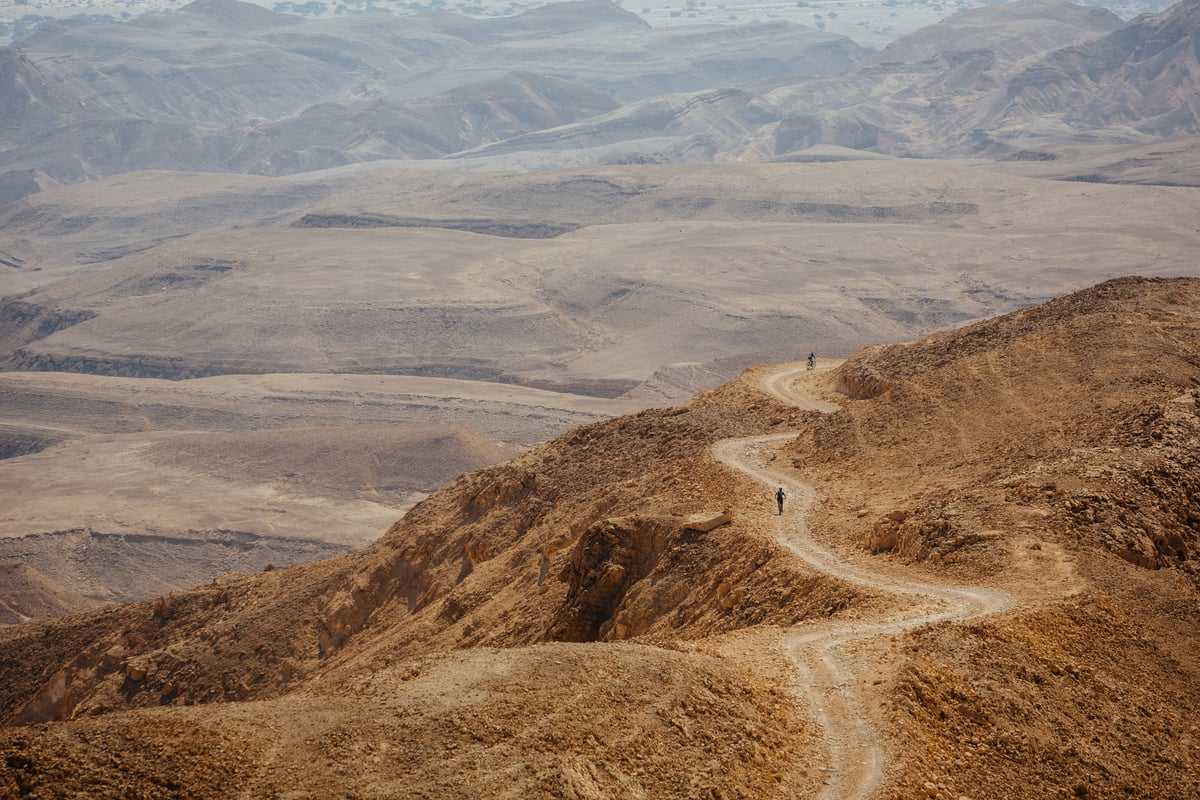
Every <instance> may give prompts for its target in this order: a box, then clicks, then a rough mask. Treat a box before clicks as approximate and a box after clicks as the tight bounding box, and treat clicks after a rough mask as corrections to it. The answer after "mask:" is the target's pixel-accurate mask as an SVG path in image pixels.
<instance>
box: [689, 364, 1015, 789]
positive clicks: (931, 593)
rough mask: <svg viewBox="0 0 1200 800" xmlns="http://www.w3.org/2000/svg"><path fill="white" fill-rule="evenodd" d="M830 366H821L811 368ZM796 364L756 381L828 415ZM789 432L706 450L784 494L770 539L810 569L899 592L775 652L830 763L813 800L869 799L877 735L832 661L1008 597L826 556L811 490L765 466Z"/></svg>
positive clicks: (989, 610) (875, 784) (1000, 604)
mask: <svg viewBox="0 0 1200 800" xmlns="http://www.w3.org/2000/svg"><path fill="white" fill-rule="evenodd" d="M834 366H836V364H821V365H819V366H818V370H819V371H823V370H828V369H832V368H833V367H834ZM805 371H806V370H805V367H804V365H803V364H800V365H788V366H785V367H782V368H780V369H778V370H776V371H774V372H772V373H769V374H768V375H766V376H765V377H764V378H763V379H762V388H763V390H764V391H766V392H768V393H769V394H771V395H773V396H775V397H778V398H780V399H782V400H784V401H785V402H788V403H791V404H793V405H795V406H797V407H799V408H805V409H810V410H815V411H824V412H830V411H835V410H836V407H835V406H832V405H830V404H828V403H825V402H823V401H820V400H817V399H815V398H813V397H810V396H808V395H806V394H803V393H802V391H801V390H799V389H798V388H796V382H797V380H798V379H799V378H800V377H801V376H803V375H804V374H805ZM794 437H795V434H792V433H783V434H771V435H768V436H754V437H749V438H744V439H727V440H725V441H723V442H720V443H718V444H717V445H716V446H715V447H714V450H713V453H714V456H715V457H716V459H717V460H719V461H721V462H723V463H724V464H727V465H728V466H730V467H732V468H734V469H737V470H740V471H741V472H744V473H745V474H747V475H749V476H751V477H753V478H755V479H757V480H759V481H761V482H762V483H764V484H767V485H768V486H771V487H772V488H774V487H778V486H782V487H784V490H785V491H786V492H787V494H788V499H787V508H786V512H785V513H784V514H783V515H781V516H779V517H777V518H776V523H775V538H776V540H777V541H778V542H779V543H780V544H782V545H783V546H784V547H786V548H788V549H789V550H790V551H791V552H792V553H794V554H795V555H796V557H797V558H800V559H801V560H803V561H804V562H805V563H806V564H808V565H809V566H810V567H812V568H813V569H815V570H818V571H820V572H823V573H826V574H828V575H831V576H833V577H836V578H838V579H840V580H843V581H846V582H848V583H852V584H855V585H856V586H859V587H862V588H865V589H869V590H873V591H877V592H885V593H890V594H893V595H896V596H898V598H897V599H898V602H897V603H896V604H895V607H896V612H895V614H894V615H889V616H885V617H882V618H876V619H871V620H845V621H842V620H838V621H835V622H833V623H832V624H828V625H819V626H817V627H815V628H814V627H813V626H811V625H808V624H804V625H799V626H797V627H796V628H794V629H793V630H792V631H791V632H790V633H789V634H788V635H787V636H786V637H785V638H784V647H785V648H786V651H787V654H788V656H789V657H790V658H791V660H792V661H793V663H794V664H795V665H796V673H797V683H798V689H799V691H800V692H802V693H803V695H804V696H805V698H806V701H807V703H808V705H809V708H810V712H811V714H812V717H813V719H814V720H815V721H816V722H817V723H818V724H820V726H821V729H822V731H823V738H824V741H825V746H826V749H827V751H828V757H829V767H828V768H827V772H826V776H827V777H826V780H825V782H824V785H823V787H822V790H821V792H820V793H819V794H818V795H817V797H819V798H828V799H832V798H846V799H848V800H849V799H854V800H859V799H860V798H868V797H870V796H871V795H872V794H873V793H874V792H875V791H876V790H877V789H878V788H879V787H880V784H881V782H882V780H883V776H884V769H885V753H884V747H883V743H882V741H881V737H880V735H879V733H878V732H877V731H876V730H875V729H874V728H873V727H872V725H871V723H870V721H869V719H868V718H867V716H866V714H865V713H864V712H863V706H864V698H863V697H862V695H861V693H860V690H859V689H858V688H857V687H858V685H859V684H860V680H859V678H858V676H856V675H855V674H854V673H853V671H852V670H851V669H850V667H849V666H848V664H847V662H846V660H845V659H843V658H842V657H841V656H839V650H841V649H842V648H843V646H845V645H847V644H850V643H853V642H858V641H861V640H866V639H870V638H872V637H879V636H890V635H894V634H897V633H901V632H903V631H907V630H911V629H913V628H917V627H920V626H923V625H928V624H931V623H935V622H943V621H962V620H967V619H972V618H976V617H984V616H988V615H991V614H997V613H1000V612H1002V611H1005V610H1007V609H1009V608H1011V607H1012V606H1013V599H1012V597H1011V596H1010V595H1008V594H1007V593H1005V592H1002V591H999V590H997V589H991V588H985V587H972V586H954V585H946V584H936V583H929V582H927V581H923V580H917V579H913V578H910V577H907V576H905V575H902V574H899V573H894V572H891V571H889V572H883V571H881V570H880V569H879V568H878V567H877V566H876V565H875V564H873V563H872V560H871V559H869V558H867V557H865V555H864V556H861V557H860V556H856V555H847V554H841V553H837V552H834V551H833V550H831V549H830V548H828V547H826V546H824V545H823V544H821V543H819V542H817V541H815V540H814V539H813V538H812V537H811V536H810V534H809V530H808V524H807V519H808V510H809V509H810V508H811V507H812V505H813V503H815V502H816V500H817V499H818V498H817V494H816V491H815V490H814V489H813V487H812V486H810V485H809V484H807V483H805V482H803V481H801V480H799V479H797V478H796V477H795V476H794V475H791V474H789V473H787V472H785V471H782V470H780V469H779V468H778V467H776V466H774V463H776V462H774V460H773V455H774V453H775V451H776V450H777V448H778V446H779V445H780V444H782V443H783V442H786V441H788V440H790V439H792V438H794Z"/></svg>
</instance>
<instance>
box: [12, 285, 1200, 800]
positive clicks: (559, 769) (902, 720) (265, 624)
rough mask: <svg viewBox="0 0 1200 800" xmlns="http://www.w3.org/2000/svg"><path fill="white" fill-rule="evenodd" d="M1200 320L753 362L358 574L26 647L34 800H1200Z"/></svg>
mask: <svg viewBox="0 0 1200 800" xmlns="http://www.w3.org/2000/svg"><path fill="white" fill-rule="evenodd" d="M1198 301H1200V287H1198V286H1197V284H1196V282H1195V281H1187V280H1172V281H1167V280H1160V281H1144V280H1137V279H1128V280H1122V281H1116V282H1112V283H1107V284H1103V285H1101V286H1099V287H1096V288H1095V289H1090V290H1087V291H1084V292H1081V293H1079V294H1076V295H1071V296H1068V297H1066V298H1063V299H1061V300H1058V301H1054V302H1052V303H1048V304H1045V305H1042V306H1038V307H1035V308H1032V309H1029V310H1027V311H1023V312H1019V313H1017V314H1013V315H1010V316H1007V317H1001V318H999V319H996V320H994V321H989V322H985V323H980V324H978V325H976V326H973V327H970V328H966V329H963V330H961V331H954V332H951V333H947V334H942V335H938V336H936V337H932V338H928V339H923V340H920V341H917V342H914V343H912V344H908V345H899V346H888V347H879V348H870V349H867V350H864V351H862V352H860V353H858V354H857V355H856V356H855V357H854V358H852V359H851V360H849V361H848V362H847V363H846V364H845V365H843V366H840V367H837V368H836V369H833V368H831V367H833V364H832V363H831V362H823V363H821V364H820V365H819V369H818V370H817V371H815V372H813V373H811V374H810V373H807V372H806V371H805V370H804V369H803V368H802V367H799V368H796V367H794V366H789V367H786V368H763V369H758V370H753V371H750V372H748V373H747V374H745V375H744V376H742V377H741V378H739V379H738V380H737V381H734V382H733V383H730V384H728V385H726V386H724V387H722V388H720V389H718V390H716V391H712V392H707V393H704V394H701V395H699V396H697V397H696V398H695V399H693V400H691V401H690V402H688V403H686V404H684V405H681V406H679V407H676V408H673V409H664V410H658V411H646V412H641V413H638V414H635V415H632V416H628V417H623V418H619V419H615V420H610V421H605V422H600V423H596V424H593V425H589V426H585V427H582V428H579V429H577V430H575V431H572V432H571V433H568V434H567V435H565V436H562V437H560V438H558V439H556V440H554V441H552V442H549V443H547V444H545V445H543V446H540V447H537V448H534V449H533V450H531V451H529V452H528V453H526V454H524V455H522V456H520V457H519V458H517V459H515V460H513V461H510V462H507V463H506V464H503V465H499V466H495V467H490V468H486V469H484V470H481V471H479V472H476V473H473V474H470V475H466V476H463V477H462V478H460V479H458V480H456V481H454V482H453V483H451V484H449V485H448V486H446V487H445V488H444V489H442V490H441V491H439V492H437V493H436V494H434V495H433V496H432V497H430V498H429V499H428V500H426V501H424V502H422V503H421V504H419V505H418V506H416V507H415V508H414V509H413V510H412V511H410V512H409V513H408V514H407V515H406V517H405V518H404V519H403V520H402V521H401V522H399V523H397V524H396V525H395V526H394V527H393V528H392V529H391V530H390V531H389V532H388V534H387V535H386V536H385V537H384V538H383V539H381V540H380V541H379V542H377V543H375V544H374V545H372V546H370V547H368V548H366V549H364V550H362V551H360V552H357V553H354V554H351V555H349V556H345V557H342V558H338V559H331V560H327V561H322V562H318V563H315V564H309V565H304V566H298V567H293V568H291V569H288V570H274V571H269V572H266V573H262V574H259V575H254V576H236V575H235V576H229V577H226V578H222V579H220V580H218V581H215V582H213V583H212V584H211V585H209V586H205V587H201V588H200V589H198V590H196V591H194V592H176V593H172V594H171V595H169V596H166V597H163V598H160V599H158V600H156V601H153V602H144V603H137V604H132V605H127V606H120V607H115V608H110V609H106V610H104V611H103V612H98V613H91V614H87V615H79V616H75V617H70V618H64V619H60V620H54V621H48V622H41V623H30V624H26V625H21V626H15V627H10V628H8V629H5V630H3V631H0V639H2V641H3V646H4V649H5V652H6V653H8V654H9V658H8V660H6V662H5V665H6V666H5V672H6V674H5V678H6V680H5V681H4V682H3V684H2V685H3V689H2V690H0V691H2V694H0V709H2V713H3V714H4V715H5V718H6V719H7V720H8V722H9V723H10V725H14V727H9V728H7V729H5V730H4V731H3V738H2V742H3V744H2V747H3V749H4V750H5V758H6V763H7V764H9V765H10V767H11V769H10V771H9V772H8V773H6V774H5V776H6V779H7V780H8V781H9V785H8V788H9V790H10V791H18V790H26V791H39V792H43V793H49V794H51V795H52V796H53V795H55V793H61V794H68V793H71V792H74V791H77V790H80V789H81V787H84V786H88V787H117V786H122V787H125V788H124V789H122V791H130V790H131V789H130V787H137V788H136V790H137V791H142V792H146V793H158V792H169V791H183V792H186V793H187V794H189V795H193V796H220V795H221V794H222V792H223V791H224V787H227V786H228V785H229V783H231V782H234V783H237V784H238V785H241V786H245V787H247V791H249V792H250V793H252V794H255V795H258V796H269V795H283V794H287V793H291V794H293V795H294V796H299V794H310V795H321V794H326V793H328V792H329V791H330V790H331V788H332V787H333V786H335V785H336V786H338V787H339V790H348V791H351V792H353V793H355V794H357V795H360V796H387V795H389V794H391V793H393V792H394V791H396V788H397V787H400V786H403V787H405V788H404V791H406V792H408V793H410V794H412V795H413V796H467V794H473V795H475V796H477V795H478V794H480V793H484V792H488V793H499V794H502V795H505V796H520V795H529V794H538V795H542V796H554V797H597V798H599V797H608V796H615V795H624V796H634V795H639V794H644V795H646V796H655V797H694V796H738V795H739V794H742V795H745V796H753V797H784V796H796V795H798V794H799V795H803V796H812V795H815V794H817V793H818V791H819V790H820V789H821V788H822V786H824V787H826V789H825V793H826V795H827V796H844V797H893V796H901V797H916V796H922V795H923V796H934V795H936V794H938V793H939V792H940V793H941V794H942V796H950V797H958V796H962V795H967V796H979V795H980V792H981V787H984V786H986V787H987V796H990V797H997V798H1027V797H1031V796H1038V797H1058V796H1062V797H1068V796H1075V797H1086V796H1097V797H1114V796H1128V797H1145V798H1151V797H1188V796H1193V795H1195V794H1196V792H1197V790H1198V789H1200V786H1198V785H1197V784H1196V780H1195V777H1194V776H1195V775H1196V774H1197V770H1196V766H1197V757H1198V756H1197V751H1196V749H1195V738H1194V737H1195V735H1196V732H1195V727H1194V723H1193V721H1194V719H1195V716H1196V712H1197V710H1198V709H1197V708H1196V707H1195V704H1196V698H1197V697H1200V692H1198V691H1197V690H1198V689H1200V663H1197V661H1196V657H1195V653H1196V648H1195V646H1194V644H1195V641H1196V636H1197V629H1196V625H1197V621H1198V620H1200V616H1198V614H1197V608H1200V606H1198V603H1197V598H1198V595H1197V591H1198V589H1197V584H1196V577H1195V576H1196V573H1195V563H1196V562H1195V555H1194V554H1195V552H1196V547H1197V546H1198V543H1197V533H1196V529H1195V526H1194V525H1195V523H1194V518H1195V514H1194V510H1195V509H1194V507H1193V506H1194V503H1193V501H1192V495H1193V492H1192V489H1193V488H1194V487H1193V486H1192V483H1193V481H1194V472H1195V470H1194V462H1195V458H1196V456H1195V453H1196V447H1197V442H1198V441H1200V438H1198V432H1197V431H1198V429H1197V425H1198V424H1200V423H1198V422H1197V420H1198V419H1200V414H1197V411H1196V405H1197V403H1196V397H1195V386H1196V380H1197V374H1196V368H1195V366H1194V362H1195V359H1196V358H1197V355H1198V354H1197V352H1196V347H1197V342H1200V335H1198V333H1197V332H1198V331H1200V318H1197V315H1196V309H1197V308H1200V302H1198ZM764 480H770V481H771V483H770V484H765V483H763V481H764ZM776 481H779V482H783V483H786V485H787V486H788V488H789V490H790V495H791V496H790V497H789V499H788V502H787V504H786V506H785V510H784V513H783V514H782V515H776V514H775V513H774V511H775V509H774V503H773V501H772V500H771V494H772V492H773V488H774V484H775V482H776ZM724 510H728V512H729V513H730V515H731V521H729V522H726V523H725V524H723V525H718V526H717V527H713V528H711V529H710V530H709V531H708V532H701V531H700V530H699V529H701V528H709V527H710V525H712V524H714V523H717V522H719V521H720V520H719V519H714V517H715V516H716V514H717V513H718V512H721V511H724ZM25 723H32V724H25ZM291 743H294V745H293V744H291ZM401 743H403V745H402V746H401ZM101 753H103V754H104V755H101ZM850 756H853V757H852V758H851V757H850ZM927 785H928V788H927Z"/></svg>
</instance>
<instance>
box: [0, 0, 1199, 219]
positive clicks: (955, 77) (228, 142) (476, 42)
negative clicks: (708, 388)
mask: <svg viewBox="0 0 1200 800" xmlns="http://www.w3.org/2000/svg"><path fill="white" fill-rule="evenodd" d="M1198 9H1200V3H1198V2H1197V0H1184V1H1183V2H1181V3H1178V4H1177V5H1175V6H1173V7H1171V8H1170V9H1169V10H1167V11H1165V12H1163V13H1161V14H1158V15H1151V16H1146V17H1139V18H1137V19H1134V20H1132V21H1130V22H1128V23H1123V22H1122V21H1121V20H1120V19H1119V18H1118V17H1117V16H1115V15H1114V14H1112V13H1110V12H1107V11H1104V10H1101V9H1097V8H1093V7H1085V6H1075V5H1071V4H1067V3H1060V2H1054V1H1053V0H1021V2H1017V3H1012V4H1007V5H1003V6H996V7H986V8H979V9H975V10H971V11H966V12H963V13H960V14H957V15H955V16H953V17H951V18H949V19H947V20H946V21H944V22H941V23H938V24H936V25H933V26H930V27H928V28H925V29H922V30H920V31H918V32H916V33H914V34H911V35H909V36H907V37H904V38H902V39H900V40H898V41H896V42H895V43H893V44H892V45H890V46H889V47H887V48H885V49H884V50H882V51H881V52H878V53H872V52H871V51H869V50H868V49H865V48H863V47H861V46H859V45H858V44H856V43H855V42H853V41H852V40H850V39H848V38H846V37H843V36H838V35H834V34H829V33H823V32H820V31H817V30H813V29H811V28H807V27H804V26H799V25H793V24H789V23H784V22H780V23H772V24H753V25H729V26H720V27H714V26H692V27H688V26H680V27H674V28H663V29H655V28H651V27H649V26H648V25H647V24H646V23H645V22H644V21H643V20H642V19H641V18H639V17H637V16H635V15H633V14H631V13H629V12H626V11H624V10H622V9H621V8H619V7H618V6H616V5H614V4H612V3H609V2H604V1H603V0H585V2H574V3H564V4H559V5H553V6H545V7H542V8H539V9H536V10H533V11H530V12H527V13H524V14H520V15H518V16H515V17H507V18H487V19H474V18H470V17H465V16H459V15H454V14H449V13H445V12H437V13H430V14H420V15H415V16H409V17H398V16H394V15H388V14H375V15H355V16H346V17H338V18H330V19H316V20H306V19H303V18H301V17H298V16H295V15H287V14H279V13H275V12H272V11H268V10H266V9H264V8H262V7H260V6H256V5H251V4H247V3H241V2H238V1H237V0H197V2H194V3H191V4H190V5H188V6H186V7H184V8H183V9H180V10H178V11H171V12H164V13H160V14H152V15H147V16H143V17H139V18H137V19H135V20H133V21H131V22H129V23H125V24H111V23H101V22H87V21H69V22H63V23H54V24H48V25H45V26H42V27H41V28H39V29H38V30H37V32H35V33H34V34H32V35H31V36H29V37H27V38H25V39H23V40H21V41H20V42H19V43H18V44H17V45H15V46H11V47H6V48H0V110H2V112H3V113H0V141H2V142H3V148H2V150H0V170H3V173H2V174H0V201H11V200H14V199H17V198H19V197H22V196H24V195H27V194H29V193H31V192H35V191H38V190H39V189H41V188H45V187H47V186H52V185H56V184H62V183H73V182H77V181H81V180H87V179H90V178H95V177H100V176H104V175H112V174H116V173H120V172H125V171H130V170H137V169H174V170H202V171H220V172H242V173H248V174H261V175H287V174H295V173H299V172H306V171H311V170H316V169H325V168H329V167H335V166H342V165H347V164H353V163H357V162H365V161H375V160H383V159H404V160H410V161H418V160H419V161H421V162H422V163H423V164H424V165H425V166H436V165H437V164H438V163H439V162H441V161H443V160H452V162H453V165H454V166H455V167H456V168H484V169H508V170H511V169H520V170H527V169H542V168H549V167H565V166H585V165H596V164H605V163H630V162H633V163H645V162H722V161H733V160H752V161H767V160H773V159H779V158H795V157H797V154H798V153H800V154H801V157H803V153H804V152H805V151H808V150H809V149H811V148H813V147H815V146H820V145H836V146H841V147H848V148H854V149H858V150H864V151H870V152H872V153H877V154H887V155H906V156H920V157H946V156H978V155H985V156H988V157H1003V156H1005V155H1013V154H1017V153H1020V152H1022V151H1024V150H1028V149H1030V148H1037V147H1039V146H1041V145H1044V144H1045V143H1046V142H1048V141H1053V142H1054V143H1056V144H1059V145H1061V144H1064V143H1072V142H1081V143H1082V142H1109V143H1114V142H1115V143H1129V144H1136V143H1142V142H1147V141H1150V140H1152V139H1155V138H1161V137H1164V136H1181V135H1193V134H1196V133H1197V132H1198V128H1200V126H1198V123H1197V114H1198V112H1200V109H1198V108H1197V103H1198V100H1197V97H1200V93H1198V92H1197V91H1196V88H1197V86H1198V85H1200V77H1198V76H1200V67H1197V57H1196V53H1197V44H1196V43H1197V41H1198V38H1197V37H1198V36H1200V33H1198V24H1197V18H1198V17H1200V10H1198Z"/></svg>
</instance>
